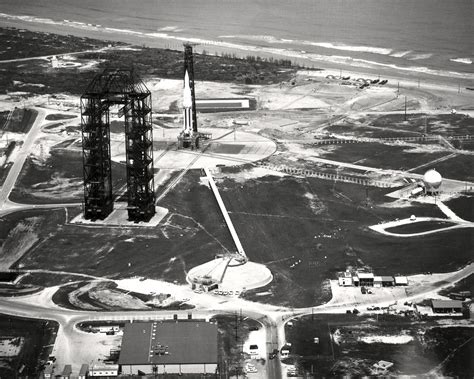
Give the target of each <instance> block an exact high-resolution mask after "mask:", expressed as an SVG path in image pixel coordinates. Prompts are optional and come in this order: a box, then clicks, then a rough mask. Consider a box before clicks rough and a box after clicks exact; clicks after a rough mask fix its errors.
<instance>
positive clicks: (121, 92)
mask: <svg viewBox="0 0 474 379" xmlns="http://www.w3.org/2000/svg"><path fill="white" fill-rule="evenodd" d="M113 105H119V106H121V108H120V110H119V112H118V115H119V117H123V116H124V119H125V153H126V170H127V200H128V206H127V210H128V218H129V220H131V221H148V220H149V219H150V218H151V217H153V215H154V214H155V193H154V180H153V174H154V170H153V137H152V124H151V93H150V91H149V90H148V89H147V88H146V86H145V84H144V83H143V82H142V81H141V80H140V79H139V77H138V76H137V75H136V74H135V73H134V72H133V70H130V69H106V70H105V71H104V72H103V73H101V74H99V75H97V76H96V77H95V78H94V79H93V80H92V82H91V83H90V84H89V86H88V87H87V89H86V91H85V93H84V94H83V95H82V96H81V127H82V151H83V165H84V170H83V171H84V218H85V219H90V220H97V219H102V220H103V219H105V218H106V217H107V216H108V215H109V214H110V213H111V212H112V210H113V200H114V199H113V195H112V161H111V152H110V120H109V119H110V107H111V106H113Z"/></svg>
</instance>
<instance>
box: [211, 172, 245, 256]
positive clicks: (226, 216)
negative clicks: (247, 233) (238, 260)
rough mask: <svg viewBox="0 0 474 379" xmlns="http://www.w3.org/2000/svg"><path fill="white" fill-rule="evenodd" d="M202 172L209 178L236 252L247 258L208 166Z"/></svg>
mask: <svg viewBox="0 0 474 379" xmlns="http://www.w3.org/2000/svg"><path fill="white" fill-rule="evenodd" d="M204 172H205V173H206V176H207V179H208V180H209V185H210V186H211V189H212V192H213V193H214V196H215V197H216V200H217V204H219V208H220V209H221V212H222V216H224V219H225V222H226V224H227V228H228V229H229V232H230V234H231V236H232V239H233V240H234V244H235V247H236V248H237V253H239V254H240V255H242V256H243V257H245V258H247V255H246V254H245V251H244V248H243V247H242V244H241V243H240V239H239V236H238V235H237V232H236V231H235V228H234V224H232V220H231V219H230V217H229V213H228V212H227V209H226V207H225V205H224V202H223V201H222V197H221V195H220V193H219V190H218V188H217V186H216V183H215V182H214V178H213V177H212V175H211V171H210V170H209V169H208V168H205V169H204Z"/></svg>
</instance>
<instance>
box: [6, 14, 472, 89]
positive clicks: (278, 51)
mask: <svg viewBox="0 0 474 379" xmlns="http://www.w3.org/2000/svg"><path fill="white" fill-rule="evenodd" d="M1 18H4V19H7V20H10V21H15V20H16V21H21V22H27V23H37V24H38V23H39V24H44V25H53V26H62V27H68V28H75V29H80V30H84V31H90V32H96V33H97V32H102V33H106V34H115V35H126V36H136V37H140V38H144V39H151V40H155V41H156V40H161V41H166V42H170V43H173V42H175V43H193V44H197V45H199V46H200V47H201V48H202V49H203V50H205V49H206V47H215V48H216V49H219V48H220V49H226V50H230V51H233V50H234V51H235V50H239V51H242V52H247V53H254V54H257V55H258V54H262V53H265V54H268V55H270V56H274V57H281V58H289V59H295V60H296V59H298V60H301V61H305V62H312V63H318V62H319V63H327V64H337V65H350V66H352V67H356V68H365V69H393V70H398V71H400V72H407V73H408V72H417V73H420V74H428V75H433V76H437V77H446V78H453V79H465V80H474V73H464V72H457V71H447V70H436V69H432V68H428V67H424V66H400V65H396V64H393V63H383V62H377V61H372V60H367V59H361V58H354V57H351V56H342V55H324V54H317V53H312V52H306V51H304V50H293V49H290V48H276V47H265V46H258V45H252V44H242V43H236V42H229V41H223V40H222V39H220V40H213V39H203V38H196V37H188V36H181V35H172V34H169V33H166V32H164V31H165V30H166V31H167V30H168V28H161V31H160V32H151V33H150V32H141V31H136V30H131V29H121V28H113V27H107V26H102V25H99V24H92V23H85V22H78V21H71V20H61V21H56V20H52V19H49V18H42V17H34V16H24V15H11V14H6V13H0V19H1ZM169 30H170V31H171V32H174V30H173V28H171V27H170V28H169ZM237 37H238V36H219V37H217V38H228V39H231V38H237ZM247 37H249V38H250V39H252V38H253V39H255V40H264V41H278V43H287V44H298V43H302V44H308V45H312V46H317V47H322V48H327V49H336V50H342V51H353V52H365V53H374V54H378V55H382V56H386V55H390V56H395V57H397V56H400V57H404V56H407V55H408V54H412V59H411V60H421V59H427V58H429V57H430V56H431V55H432V54H424V55H423V54H413V52H412V51H403V52H399V53H397V52H395V53H393V50H392V49H388V48H387V49H386V48H378V47H370V46H350V45H345V44H334V43H329V42H321V43H319V42H311V41H299V40H290V39H277V38H276V37H273V36H247ZM141 42H142V43H143V41H141ZM451 60H452V61H454V62H462V63H467V62H468V60H469V61H470V59H469V58H453V59H451Z"/></svg>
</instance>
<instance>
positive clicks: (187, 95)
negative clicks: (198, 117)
mask: <svg viewBox="0 0 474 379" xmlns="http://www.w3.org/2000/svg"><path fill="white" fill-rule="evenodd" d="M183 112H184V119H183V134H184V135H186V136H192V134H193V99H192V96H191V88H190V86H189V74H188V70H186V72H185V74H184V89H183Z"/></svg>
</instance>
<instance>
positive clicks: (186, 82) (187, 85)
mask: <svg viewBox="0 0 474 379" xmlns="http://www.w3.org/2000/svg"><path fill="white" fill-rule="evenodd" d="M184 87H189V74H188V70H186V71H185V73H184Z"/></svg>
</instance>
